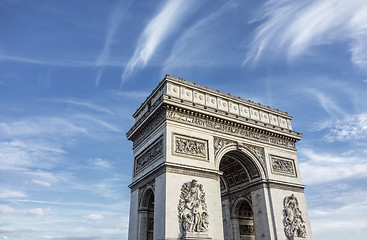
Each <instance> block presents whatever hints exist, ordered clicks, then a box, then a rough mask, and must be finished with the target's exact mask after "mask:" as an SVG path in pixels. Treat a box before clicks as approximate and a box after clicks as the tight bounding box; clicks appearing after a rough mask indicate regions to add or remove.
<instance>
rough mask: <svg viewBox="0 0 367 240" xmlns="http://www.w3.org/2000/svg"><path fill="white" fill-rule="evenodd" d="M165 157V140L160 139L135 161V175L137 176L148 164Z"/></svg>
mask: <svg viewBox="0 0 367 240" xmlns="http://www.w3.org/2000/svg"><path fill="white" fill-rule="evenodd" d="M162 155H163V139H162V138H161V139H159V140H158V141H157V142H156V143H154V144H153V146H151V147H150V148H148V150H145V151H144V152H143V153H142V154H140V155H139V156H138V157H136V159H135V172H134V173H135V174H137V173H138V172H139V171H140V170H141V169H143V168H144V167H145V166H147V164H148V163H151V162H153V161H154V160H156V159H157V158H159V157H161V156H162Z"/></svg>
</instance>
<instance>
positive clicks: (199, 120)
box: [166, 110, 296, 149]
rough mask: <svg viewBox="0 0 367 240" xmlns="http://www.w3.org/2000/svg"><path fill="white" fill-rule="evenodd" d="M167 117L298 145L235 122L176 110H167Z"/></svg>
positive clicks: (290, 145)
mask: <svg viewBox="0 0 367 240" xmlns="http://www.w3.org/2000/svg"><path fill="white" fill-rule="evenodd" d="M166 117H167V119H170V120H173V121H176V122H183V123H185V124H190V125H194V126H199V127H202V128H206V129H210V130H214V131H217V132H222V133H226V134H231V135H235V136H240V137H244V138H247V139H250V140H255V141H259V142H264V143H269V144H273V145H277V146H281V147H286V148H290V149H295V147H296V145H295V142H294V141H290V140H288V139H286V138H280V137H277V136H273V135H270V134H266V132H265V131H262V130H261V131H259V130H258V129H254V128H251V127H241V126H238V125H237V126H236V125H234V124H227V123H224V122H223V121H219V120H218V121H215V120H211V119H210V118H203V117H199V116H195V115H190V114H187V113H183V112H176V111H173V110H167V111H166Z"/></svg>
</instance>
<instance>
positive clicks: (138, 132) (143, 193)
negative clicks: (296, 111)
mask: <svg viewBox="0 0 367 240" xmlns="http://www.w3.org/2000/svg"><path fill="white" fill-rule="evenodd" d="M133 117H134V118H135V124H134V126H133V127H132V128H131V129H130V130H129V132H128V133H127V137H128V139H129V140H131V141H133V154H134V167H133V177H132V183H131V185H130V186H129V187H130V188H131V202H130V222H129V239H130V240H143V239H144V240H146V239H156V240H163V239H164V240H166V239H167V240H168V239H170V240H171V239H226V240H237V239H242V240H254V239H256V240H262V239H264V240H270V239H271V240H273V239H274V240H286V239H288V240H293V239H302V240H306V239H307V240H311V239H313V238H312V233H311V227H310V222H309V217H308V212H307V207H306V201H305V196H304V188H305V186H304V185H303V184H302V182H301V177H300V172H299V165H298V161H297V151H296V142H297V141H299V140H300V139H301V137H302V134H301V133H298V132H296V131H293V130H292V126H291V119H292V117H291V116H289V115H288V114H287V113H286V112H282V111H279V110H278V109H273V108H270V107H266V106H262V105H260V104H258V103H254V102H252V101H249V100H244V99H242V98H239V97H234V96H232V95H230V94H226V93H222V92H220V91H218V90H213V89H210V88H208V87H203V86H200V85H198V84H196V83H192V82H188V81H185V80H183V79H181V78H176V77H173V76H170V75H166V76H165V78H164V79H163V80H162V82H160V83H159V85H158V87H157V88H156V89H154V90H153V92H152V93H151V94H150V95H149V96H148V98H147V99H146V100H145V101H144V102H143V104H142V105H141V106H140V107H139V108H138V109H137V111H136V112H135V113H134V115H133Z"/></svg>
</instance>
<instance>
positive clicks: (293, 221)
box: [283, 194, 307, 240]
mask: <svg viewBox="0 0 367 240" xmlns="http://www.w3.org/2000/svg"><path fill="white" fill-rule="evenodd" d="M283 217H284V218H283V224H284V233H285V236H286V237H287V239H289V240H294V239H296V238H306V237H307V233H306V225H305V221H304V219H303V216H302V212H301V210H300V209H299V205H298V200H297V198H296V197H295V196H294V195H293V194H292V195H291V196H288V197H285V199H284V209H283Z"/></svg>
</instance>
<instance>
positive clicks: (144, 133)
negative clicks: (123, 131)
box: [133, 112, 165, 147]
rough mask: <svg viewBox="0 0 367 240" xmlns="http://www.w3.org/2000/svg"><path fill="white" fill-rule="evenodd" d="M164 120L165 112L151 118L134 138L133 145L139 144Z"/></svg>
mask: <svg viewBox="0 0 367 240" xmlns="http://www.w3.org/2000/svg"><path fill="white" fill-rule="evenodd" d="M164 120H165V114H164V113H163V112H161V113H160V114H158V116H156V117H154V118H152V121H151V122H150V123H148V124H147V125H146V126H145V127H144V128H143V130H142V131H141V132H140V133H139V134H138V135H137V137H136V138H135V139H134V142H133V147H136V146H137V145H139V144H140V143H141V142H142V141H143V140H144V139H146V138H147V137H148V136H149V135H150V134H151V133H152V132H153V131H154V130H155V129H157V127H158V126H159V125H160V124H161V123H162V122H163V121H164Z"/></svg>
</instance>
